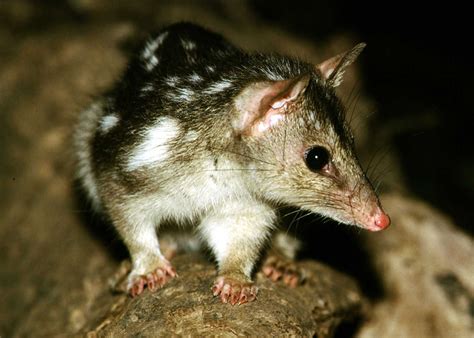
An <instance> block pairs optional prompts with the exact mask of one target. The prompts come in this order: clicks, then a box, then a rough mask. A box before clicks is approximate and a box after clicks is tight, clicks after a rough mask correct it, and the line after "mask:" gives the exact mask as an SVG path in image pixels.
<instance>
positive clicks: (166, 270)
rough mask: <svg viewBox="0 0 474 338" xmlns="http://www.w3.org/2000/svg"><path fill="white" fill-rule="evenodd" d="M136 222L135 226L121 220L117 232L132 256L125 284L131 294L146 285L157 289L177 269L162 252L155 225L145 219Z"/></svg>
mask: <svg viewBox="0 0 474 338" xmlns="http://www.w3.org/2000/svg"><path fill="white" fill-rule="evenodd" d="M134 221H135V224H133V225H132V224H130V223H126V224H125V226H124V222H121V223H118V224H121V225H122V226H120V227H118V231H119V233H120V235H121V236H122V238H123V240H124V242H125V245H126V246H127V248H128V250H129V252H130V256H131V259H132V270H131V272H130V274H129V275H128V278H127V286H126V289H127V291H128V293H129V294H130V295H131V296H132V297H135V296H138V295H140V294H141V293H142V292H143V291H144V290H145V288H148V289H149V290H150V291H155V290H157V289H159V288H161V287H163V285H165V284H166V283H167V282H168V281H169V280H171V279H172V278H174V277H175V276H176V271H175V269H174V268H173V266H172V265H171V263H170V262H169V261H168V260H167V259H166V258H165V257H164V256H163V254H162V253H161V251H160V245H159V243H158V237H157V235H156V230H155V225H154V224H153V223H152V222H146V221H145V220H144V219H135V220H134ZM118 222H120V220H118ZM116 224H117V222H116Z"/></svg>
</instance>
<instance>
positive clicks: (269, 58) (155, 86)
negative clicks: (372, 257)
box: [75, 23, 390, 304]
mask: <svg viewBox="0 0 474 338" xmlns="http://www.w3.org/2000/svg"><path fill="white" fill-rule="evenodd" d="M364 46H365V45H364V44H359V45H357V46H355V47H354V48H353V49H352V50H350V51H348V52H346V53H342V54H340V55H337V56H335V57H333V58H330V59H328V60H326V61H324V62H322V63H321V64H319V65H316V66H315V65H311V64H308V63H306V62H303V61H300V60H298V59H294V58H290V57H286V56H281V55H276V54H260V53H247V52H244V51H242V50H240V49H239V48H237V47H235V46H233V45H232V44H230V43H229V42H227V41H226V40H225V39H224V38H223V37H221V36H220V35H217V34H215V33H212V32H209V31H207V30H206V29H204V28H201V27H199V26H197V25H194V24H190V23H178V24H174V25H171V26H169V27H166V28H164V29H162V30H161V31H160V32H158V33H157V34H156V35H154V36H153V37H152V38H151V39H149V40H147V41H146V43H145V44H144V45H143V46H142V48H141V49H140V50H139V51H138V53H137V54H136V55H135V56H134V58H132V60H131V61H130V63H129V64H128V67H127V69H126V71H125V74H124V75H123V77H122V78H121V80H120V81H119V82H118V83H117V85H116V86H115V87H114V88H113V89H112V90H111V91H109V92H108V93H106V94H105V95H103V96H102V97H101V98H100V99H98V100H97V101H95V103H93V104H92V105H91V106H90V107H89V108H88V109H87V110H85V111H84V112H83V113H82V114H81V116H80V121H79V124H78V126H77V129H76V134H75V151H76V153H77V157H78V169H77V173H78V177H79V180H80V181H81V183H82V186H83V188H84V190H85V191H86V192H87V195H88V197H89V198H90V200H91V201H92V204H93V206H94V207H95V209H98V210H101V211H103V212H104V213H105V214H106V215H107V216H108V217H109V218H110V220H111V222H112V223H113V224H114V226H115V228H116V229H117V231H118V233H119V234H120V236H121V238H122V239H123V241H124V242H125V244H126V246H127V247H128V250H129V252H130V255H131V259H132V271H131V272H130V274H129V276H128V286H127V288H128V291H129V293H130V294H131V295H132V296H135V295H138V294H140V293H142V291H143V290H144V288H145V287H148V288H149V289H151V290H154V289H156V288H157V287H161V286H162V285H163V284H165V283H166V282H167V281H168V280H170V279H171V278H173V277H175V276H176V272H175V269H174V268H173V267H172V265H171V263H170V256H171V255H172V253H171V254H170V251H176V250H177V249H178V246H175V247H172V246H171V247H172V248H174V249H172V250H170V249H169V248H170V245H169V241H163V238H162V250H161V251H160V243H159V242H158V236H157V233H159V232H160V225H163V224H164V223H171V224H174V225H176V226H182V227H183V228H184V229H188V230H189V232H190V233H192V234H193V235H195V236H196V238H197V239H199V243H204V244H206V245H207V246H208V247H209V248H210V249H211V251H212V253H213V254H214V256H215V258H216V261H217V265H218V276H217V278H216V280H215V283H214V285H213V287H212V292H213V294H214V295H215V296H219V297H220V299H221V300H222V301H223V302H224V303H227V302H229V303H231V304H237V303H238V304H241V303H245V302H250V301H253V300H254V299H255V298H256V294H257V287H256V286H255V285H254V284H253V282H252V279H251V274H252V270H253V269H254V265H255V263H256V261H257V260H258V258H259V255H260V253H261V252H260V251H261V248H262V246H264V244H265V243H266V242H267V241H269V240H270V237H271V233H272V230H273V228H274V223H275V221H276V208H277V207H278V206H280V205H282V204H284V205H293V206H297V207H299V208H302V209H305V210H309V211H312V212H314V213H318V214H320V215H323V216H326V217H329V218H332V219H334V220H336V221H339V222H341V223H346V224H354V225H357V226H359V227H362V228H365V229H368V230H371V231H377V230H381V229H384V228H386V227H387V226H388V225H389V223H390V220H389V217H388V216H387V215H386V214H385V213H384V211H383V210H382V208H381V207H380V203H379V200H378V198H377V196H376V194H375V192H374V190H373V188H372V186H371V184H370V183H369V181H368V180H367V178H366V176H365V174H364V172H363V171H362V169H361V167H360V165H359V163H358V160H357V157H356V155H355V153H354V141H353V137H352V135H351V133H350V131H349V128H348V126H347V124H346V122H345V121H344V108H343V106H342V104H341V102H340V100H339V99H338V98H337V97H336V95H335V90H334V88H335V87H336V86H337V85H338V84H339V83H340V82H341V80H342V75H343V73H344V70H345V69H346V67H347V66H349V65H350V64H351V63H352V62H353V61H354V60H355V59H356V58H357V56H358V55H359V53H360V52H361V51H362V49H363V48H364ZM285 241H286V240H285V239H284V236H283V235H282V234H280V235H277V236H276V240H274V242H276V243H275V246H276V247H277V248H278V247H280V248H283V250H281V251H284V252H283V253H286V256H292V255H294V250H290V249H291V248H293V247H296V246H297V245H293V246H292V245H287V244H284V243H285ZM163 242H166V243H167V244H168V245H167V248H168V249H167V250H166V252H167V253H168V254H166V253H165V252H164V250H163ZM282 242H284V243H283V244H282ZM173 245H174V244H173ZM281 256H283V255H281ZM282 266H283V265H281V264H280V263H278V261H277V260H275V259H270V260H269V262H268V264H264V272H265V274H266V275H267V276H269V277H270V278H272V279H274V280H275V279H278V278H279V277H283V278H284V280H285V282H286V283H287V284H289V285H292V286H293V285H295V284H297V278H298V277H297V276H294V275H292V274H291V271H290V270H291V269H290V270H288V271H289V272H288V271H287V272H288V275H285V271H284V267H283V268H282ZM282 269H283V270H282ZM282 274H283V276H282Z"/></svg>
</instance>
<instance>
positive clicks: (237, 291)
mask: <svg viewBox="0 0 474 338" xmlns="http://www.w3.org/2000/svg"><path fill="white" fill-rule="evenodd" d="M257 292H258V288H257V287H256V286H255V285H254V284H253V283H252V282H242V281H239V280H237V279H233V278H230V277H222V276H221V277H218V278H217V279H216V282H215V283H214V286H213V287H212V294H213V295H214V296H219V298H220V299H221V301H222V302H223V303H230V304H232V305H235V304H239V305H240V304H244V303H248V302H252V301H254V300H255V299H256V298H257Z"/></svg>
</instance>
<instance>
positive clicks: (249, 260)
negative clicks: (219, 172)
mask: <svg viewBox="0 0 474 338" xmlns="http://www.w3.org/2000/svg"><path fill="white" fill-rule="evenodd" d="M274 217H275V214H274V212H273V210H272V209H271V208H269V207H268V206H266V205H263V204H260V203H258V202H254V203H253V204H252V203H249V204H248V205H244V204H243V203H239V204H237V203H235V204H228V205H226V206H225V207H224V208H222V209H220V210H219V211H218V212H215V213H213V214H211V215H208V216H207V217H206V218H205V219H204V220H203V222H202V224H201V231H202V234H203V237H204V238H205V239H206V240H207V241H208V244H209V246H210V247H211V249H212V251H213V253H214V255H215V257H216V259H217V263H218V277H217V279H216V280H215V282H214V285H213V287H212V293H213V295H214V296H218V297H219V298H220V299H221V301H222V302H223V303H230V304H232V305H235V304H243V303H247V302H251V301H254V300H255V299H256V297H257V292H258V288H257V287H256V286H255V285H254V283H253V281H252V279H251V273H252V269H253V267H254V264H255V262H256V261H257V259H258V256H259V252H260V249H261V247H262V245H263V244H264V243H265V241H266V239H267V238H268V234H269V231H270V229H271V226H272V223H273V220H274Z"/></svg>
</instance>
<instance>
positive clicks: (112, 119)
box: [99, 114, 119, 133]
mask: <svg viewBox="0 0 474 338" xmlns="http://www.w3.org/2000/svg"><path fill="white" fill-rule="evenodd" d="M118 121H119V117H118V116H117V115H115V114H111V115H105V116H103V117H102V118H101V119H100V121H99V130H100V131H101V132H102V133H106V132H108V131H109V130H110V129H112V128H113V127H115V126H116V125H117V123H118Z"/></svg>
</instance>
